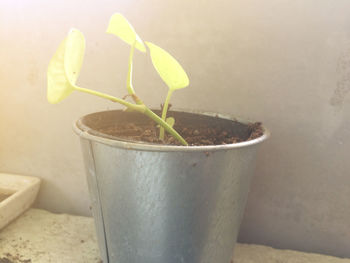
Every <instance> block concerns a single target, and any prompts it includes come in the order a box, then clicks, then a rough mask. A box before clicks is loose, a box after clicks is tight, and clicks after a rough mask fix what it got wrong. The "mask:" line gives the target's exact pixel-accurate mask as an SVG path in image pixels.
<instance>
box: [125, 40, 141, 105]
mask: <svg viewBox="0 0 350 263" xmlns="http://www.w3.org/2000/svg"><path fill="white" fill-rule="evenodd" d="M135 43H136V41H135ZM135 43H134V44H133V45H132V46H131V49H130V54H129V68H128V75H127V79H126V88H127V90H128V93H129V94H130V95H131V96H132V98H133V100H134V101H135V102H136V104H140V105H141V104H143V102H142V101H141V100H140V99H139V98H138V97H137V96H136V94H135V90H134V87H133V85H132V69H133V63H132V60H133V57H134V51H135Z"/></svg>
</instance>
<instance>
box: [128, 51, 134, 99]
mask: <svg viewBox="0 0 350 263" xmlns="http://www.w3.org/2000/svg"><path fill="white" fill-rule="evenodd" d="M134 50H135V45H132V46H131V49H130V54H129V68H128V76H127V79H126V88H127V90H128V92H129V94H130V95H132V94H135V90H134V88H133V86H132V58H133V57H134Z"/></svg>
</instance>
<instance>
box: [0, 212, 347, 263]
mask: <svg viewBox="0 0 350 263" xmlns="http://www.w3.org/2000/svg"><path fill="white" fill-rule="evenodd" d="M48 262H53V263H72V262H74V263H99V262H101V261H100V259H99V251H98V247H97V241H96V236H95V230H94V222H93V219H92V218H90V217H81V216H72V215H67V214H53V213H50V212H47V211H45V210H39V209H30V210H28V211H27V212H26V213H24V214H23V215H22V216H21V217H20V218H18V219H17V220H16V221H14V222H13V223H12V224H10V225H9V226H7V227H6V228H5V229H3V230H2V231H1V232H0V263H48ZM233 262H234V263H256V262H259V263H265V262H266V263H350V259H341V258H335V257H330V256H325V255H318V254H310V253H302V252H297V251H291V250H278V249H274V248H271V247H266V246H260V245H247V244H237V246H236V248H235V256H234V259H233Z"/></svg>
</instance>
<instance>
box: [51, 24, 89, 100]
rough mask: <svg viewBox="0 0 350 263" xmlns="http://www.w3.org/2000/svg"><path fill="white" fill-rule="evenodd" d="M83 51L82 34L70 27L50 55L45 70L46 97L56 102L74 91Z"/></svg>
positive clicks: (83, 41)
mask: <svg viewBox="0 0 350 263" xmlns="http://www.w3.org/2000/svg"><path fill="white" fill-rule="evenodd" d="M84 52H85V39H84V36H83V34H82V33H81V32H80V31H78V30H76V29H72V30H71V31H70V32H69V33H68V36H67V37H66V38H65V39H64V40H63V41H62V43H61V44H60V46H59V48H58V49H57V51H56V53H55V54H54V56H53V57H52V59H51V61H50V63H49V67H48V70H47V99H48V101H49V102H50V103H58V102H60V101H62V100H63V99H65V98H66V97H67V96H69V95H70V94H71V93H72V92H73V91H74V85H75V83H76V80H77V78H78V75H79V73H80V69H81V65H82V63H83V57H84Z"/></svg>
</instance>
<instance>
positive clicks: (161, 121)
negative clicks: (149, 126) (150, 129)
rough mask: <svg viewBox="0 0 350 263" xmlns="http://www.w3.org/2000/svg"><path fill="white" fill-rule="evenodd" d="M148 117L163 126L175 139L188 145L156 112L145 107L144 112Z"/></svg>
mask: <svg viewBox="0 0 350 263" xmlns="http://www.w3.org/2000/svg"><path fill="white" fill-rule="evenodd" d="M144 114H146V115H147V116H148V117H149V118H151V119H152V120H154V121H155V122H157V123H158V124H159V125H160V127H162V128H164V129H165V130H166V131H167V132H169V133H170V134H171V135H172V136H173V137H174V138H175V139H177V140H178V141H179V142H180V143H181V144H182V145H185V146H188V143H187V142H186V141H185V139H184V138H182V136H181V135H180V134H179V133H178V132H177V131H175V130H174V128H172V127H171V126H169V124H167V123H166V122H165V121H164V120H163V119H161V118H160V117H159V116H158V115H157V114H155V113H154V112H153V111H151V110H150V109H149V108H147V107H146V111H145V112H144Z"/></svg>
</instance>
